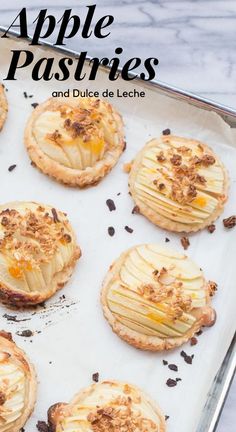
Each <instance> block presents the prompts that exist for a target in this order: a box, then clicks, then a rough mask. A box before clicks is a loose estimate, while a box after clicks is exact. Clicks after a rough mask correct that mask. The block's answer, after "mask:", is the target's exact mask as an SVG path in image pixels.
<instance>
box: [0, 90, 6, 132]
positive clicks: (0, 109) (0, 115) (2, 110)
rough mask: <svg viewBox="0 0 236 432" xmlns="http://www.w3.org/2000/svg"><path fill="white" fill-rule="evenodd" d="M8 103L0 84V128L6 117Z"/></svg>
mask: <svg viewBox="0 0 236 432" xmlns="http://www.w3.org/2000/svg"><path fill="white" fill-rule="evenodd" d="M7 112H8V104H7V98H6V95H5V91H4V87H3V85H2V84H0V130H1V129H2V128H3V125H4V123H5V120H6V118H7Z"/></svg>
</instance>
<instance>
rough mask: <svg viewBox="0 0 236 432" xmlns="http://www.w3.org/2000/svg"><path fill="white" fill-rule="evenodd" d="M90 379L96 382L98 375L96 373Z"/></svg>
mask: <svg viewBox="0 0 236 432" xmlns="http://www.w3.org/2000/svg"><path fill="white" fill-rule="evenodd" d="M92 379H93V381H94V382H96V383H97V382H98V381H99V373H98V372H95V373H94V374H93V375H92Z"/></svg>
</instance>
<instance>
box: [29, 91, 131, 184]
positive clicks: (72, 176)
mask: <svg viewBox="0 0 236 432" xmlns="http://www.w3.org/2000/svg"><path fill="white" fill-rule="evenodd" d="M78 100H79V98H66V99H63V98H57V99H55V98H54V99H53V98H51V99H48V100H47V101H46V102H44V103H42V104H40V105H38V106H37V107H36V109H34V111H33V113H32V114H31V116H30V118H29V120H28V122H27V125H26V129H25V138H24V139H25V146H26V149H27V151H28V154H29V156H30V158H31V160H32V162H33V163H34V164H35V165H36V166H37V168H39V170H40V171H42V172H43V173H44V174H47V175H49V176H50V177H52V178H54V179H55V180H57V181H59V182H61V183H64V184H66V185H68V186H74V187H75V186H78V187H80V188H83V187H86V186H90V185H96V184H97V183H98V182H99V181H100V180H101V179H102V178H103V177H104V176H106V175H107V174H108V173H109V172H110V171H111V169H112V168H113V167H114V165H115V164H116V163H117V161H118V159H119V157H120V155H121V154H122V152H123V151H124V150H125V139H124V131H123V120H122V118H121V116H120V114H119V113H118V112H117V111H116V110H115V108H114V107H113V106H112V105H111V104H109V103H108V102H105V101H101V100H99V103H100V104H103V105H104V107H106V110H107V111H108V112H109V113H111V115H112V118H113V121H114V123H116V134H117V139H118V142H116V143H110V144H109V148H108V149H107V150H106V152H105V153H104V155H103V158H102V159H100V160H98V161H97V162H96V163H95V165H94V166H87V167H86V168H85V169H75V168H71V167H68V166H65V165H62V164H61V163H59V162H57V161H56V160H53V158H51V157H49V156H48V155H47V154H46V153H44V152H43V151H42V149H41V148H40V147H39V145H38V143H37V141H36V139H35V137H34V133H33V132H34V124H35V122H36V120H37V119H38V118H39V116H40V115H41V114H42V113H44V112H45V111H47V110H56V109H57V107H60V106H61V105H62V104H65V105H67V106H70V107H72V108H73V107H77V106H78V104H79V102H78Z"/></svg>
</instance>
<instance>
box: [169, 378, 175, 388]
mask: <svg viewBox="0 0 236 432" xmlns="http://www.w3.org/2000/svg"><path fill="white" fill-rule="evenodd" d="M166 385H167V386H168V387H175V386H176V385H177V382H176V380H174V379H172V378H168V380H167V381H166Z"/></svg>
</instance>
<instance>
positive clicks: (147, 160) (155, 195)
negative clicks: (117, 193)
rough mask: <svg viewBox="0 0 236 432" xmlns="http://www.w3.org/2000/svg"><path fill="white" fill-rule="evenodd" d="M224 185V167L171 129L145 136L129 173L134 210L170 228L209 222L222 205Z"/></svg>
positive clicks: (209, 152) (190, 227) (184, 229)
mask: <svg viewBox="0 0 236 432" xmlns="http://www.w3.org/2000/svg"><path fill="white" fill-rule="evenodd" d="M228 186H229V179H228V174H227V171H226V169H225V167H224V166H223V164H222V163H221V161H220V160H219V158H218V157H217V156H216V155H215V154H214V153H213V151H212V150H211V149H210V148H209V147H208V146H207V145H205V144H203V143H201V142H199V141H196V140H191V139H187V138H180V137H176V136H173V135H167V136H164V135H163V136H161V137H160V138H159V139H153V140H151V141H149V142H148V143H147V144H146V145H145V147H144V148H143V149H142V150H141V151H140V152H139V153H138V154H137V156H136V158H135V160H134V162H133V163H132V166H131V171H130V176H129V188H130V193H131V195H132V197H133V199H134V201H135V204H136V205H137V206H138V208H139V211H140V213H141V214H143V215H144V216H146V217H147V218H148V219H149V220H150V221H151V222H153V223H154V224H155V225H158V226H160V227H161V228H164V229H167V230H169V231H175V232H195V231H198V230H201V229H203V228H205V227H207V226H208V225H210V224H212V223H213V222H214V221H215V220H216V219H217V218H218V217H219V215H220V214H221V213H222V211H223V209H224V204H225V202H226V200H227V193H228Z"/></svg>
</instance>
